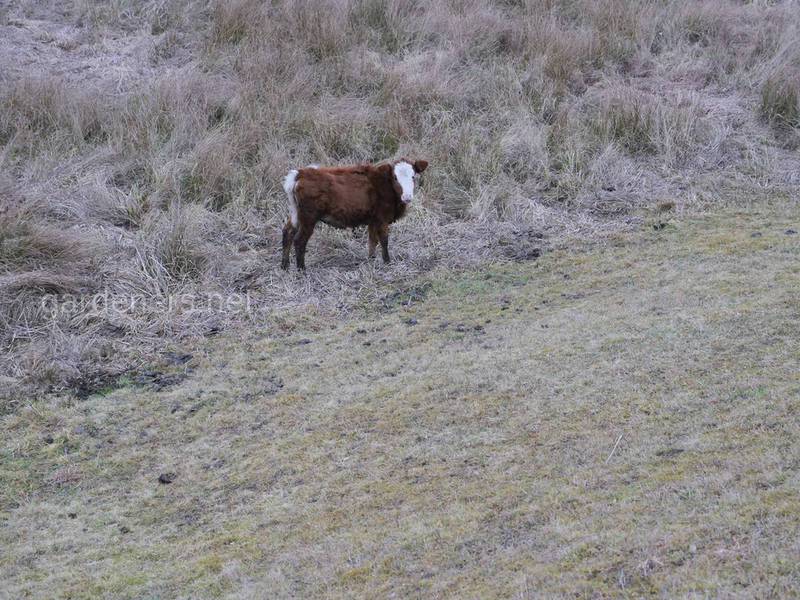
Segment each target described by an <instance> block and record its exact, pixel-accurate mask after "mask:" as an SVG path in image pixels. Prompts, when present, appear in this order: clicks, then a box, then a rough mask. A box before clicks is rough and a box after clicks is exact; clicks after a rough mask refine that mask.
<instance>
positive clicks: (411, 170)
mask: <svg viewBox="0 0 800 600" xmlns="http://www.w3.org/2000/svg"><path fill="white" fill-rule="evenodd" d="M390 166H391V169H392V185H394V191H395V192H397V195H398V196H400V200H402V201H403V202H404V203H405V204H408V203H409V202H411V200H413V199H414V185H415V183H416V180H417V177H419V174H420V173H422V172H423V171H424V170H425V169H426V168H427V167H428V161H427V160H414V161H411V160H409V159H407V158H402V159H400V160H398V161H397V162H395V163H393V164H392V165H390Z"/></svg>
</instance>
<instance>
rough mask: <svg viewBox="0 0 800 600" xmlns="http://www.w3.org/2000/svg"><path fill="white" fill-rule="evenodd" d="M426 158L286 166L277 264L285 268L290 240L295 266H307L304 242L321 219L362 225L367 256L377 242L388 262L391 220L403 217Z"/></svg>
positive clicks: (342, 224) (340, 225)
mask: <svg viewBox="0 0 800 600" xmlns="http://www.w3.org/2000/svg"><path fill="white" fill-rule="evenodd" d="M427 166H428V163H427V161H424V160H415V161H411V160H408V159H405V158H404V159H400V160H398V161H395V162H393V163H384V164H380V165H357V166H353V167H330V168H318V167H308V168H305V169H293V170H291V171H289V174H288V175H287V176H286V178H285V179H284V182H283V189H284V190H285V191H286V196H287V197H288V199H289V220H288V221H287V222H286V225H284V227H283V259H282V260H281V268H282V269H284V270H285V269H288V268H289V254H290V252H291V249H292V244H294V251H295V257H296V259H297V268H298V269H305V268H306V264H305V254H306V244H308V239H309V238H310V237H311V234H312V233H314V227H316V225H317V223H318V222H319V221H322V222H323V223H327V224H328V225H331V226H333V227H337V228H341V229H343V228H346V227H357V226H359V225H366V226H367V227H368V231H369V257H370V258H373V257H374V256H375V248H376V247H377V245H378V242H380V244H381V251H382V253H383V262H386V263H388V262H389V260H390V259H389V224H390V223H393V222H395V221H397V219H399V218H400V217H402V216H403V215H404V214H405V212H406V208H407V207H408V204H409V203H410V202H411V200H412V199H413V198H414V181H415V180H416V178H417V176H418V175H419V174H420V173H422V172H423V171H424V170H425V168H426V167H427Z"/></svg>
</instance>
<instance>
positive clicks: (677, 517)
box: [0, 202, 800, 599]
mask: <svg viewBox="0 0 800 600" xmlns="http://www.w3.org/2000/svg"><path fill="white" fill-rule="evenodd" d="M798 214H799V213H798V209H797V205H796V203H786V202H776V203H773V204H770V203H762V204H759V205H755V206H752V207H750V208H747V209H725V210H721V211H712V212H709V213H707V214H705V215H703V216H699V217H695V218H687V219H676V220H671V221H670V222H668V223H667V224H666V225H665V226H664V227H660V225H659V223H661V221H656V220H655V219H654V218H653V217H651V218H650V219H651V221H647V220H646V221H647V222H646V223H645V226H643V227H640V228H638V229H637V230H635V231H633V232H629V233H624V234H619V235H616V236H612V237H610V238H609V239H607V240H605V241H604V242H603V243H595V242H592V243H586V244H584V245H582V246H578V247H572V248H564V249H558V250H554V251H552V252H550V253H547V254H546V255H544V256H543V257H542V258H541V259H539V260H537V261H528V262H521V263H516V264H504V265H494V266H488V265H487V266H484V267H481V268H477V269H473V270H468V271H464V272H461V273H457V274H454V273H453V272H452V271H449V270H447V269H441V268H440V269H437V270H434V271H433V272H431V273H430V274H429V275H428V276H427V277H424V278H423V279H421V280H419V281H418V282H417V284H416V285H415V286H414V287H413V288H410V289H405V290H401V291H400V292H399V293H388V291H389V290H392V289H393V288H391V287H388V288H387V295H386V298H385V302H383V303H378V304H375V305H373V306H372V308H370V309H365V310H364V311H363V312H361V313H360V314H353V315H351V317H350V318H348V319H345V320H342V321H339V322H333V321H331V320H330V319H329V318H327V317H326V316H325V315H322V314H320V315H318V316H315V314H314V313H313V311H312V312H309V311H305V312H303V313H302V316H298V317H297V318H296V319H287V321H286V324H285V327H283V329H277V328H275V327H270V328H266V327H263V328H258V327H256V328H254V329H252V330H251V331H248V332H247V333H246V334H244V335H227V334H222V335H220V336H218V337H216V338H210V339H209V340H208V341H207V342H206V343H205V344H204V345H201V346H199V347H198V348H195V349H192V350H191V354H192V355H191V356H180V355H176V356H175V357H174V362H175V363H181V364H180V366H177V364H176V366H174V367H173V368H172V369H171V370H169V371H168V372H164V373H159V374H155V375H151V377H150V379H149V380H147V381H139V382H137V381H130V380H127V381H126V380H123V381H121V382H119V385H120V386H121V387H119V388H117V389H108V390H105V391H104V392H103V393H100V394H95V395H92V396H90V397H88V398H87V399H85V400H82V401H81V400H76V399H75V398H74V397H73V396H61V397H49V398H47V399H41V400H35V401H30V402H29V403H25V404H24V405H23V406H20V407H19V409H18V410H16V411H14V412H13V413H10V414H6V415H5V416H3V417H2V421H0V427H2V432H3V435H2V441H1V442H0V444H2V445H1V446H0V452H2V454H1V455H0V456H1V457H2V460H0V548H1V549H2V550H0V573H2V583H1V584H0V595H2V596H5V597H8V598H14V599H17V598H25V597H39V598H45V597H47V598H51V597H56V598H89V597H108V598H156V597H184V598H197V597H204V598H206V597H222V598H225V597H228V598H239V597H290V596H294V597H305V598H308V597H354V596H356V597H397V598H409V597H411V598H413V597H458V598H482V597H508V598H538V597H560V596H564V597H576V596H578V597H621V596H629V597H642V596H661V597H741V598H746V597H747V598H750V597H762V598H766V597H790V596H794V595H797V594H798V593H800V573H798V570H797V557H798V555H799V554H800V546H798V543H799V542H798V540H800V497H799V496H798V491H797V490H798V488H799V487H800V479H799V477H798V473H799V472H800V471H799V467H800V442H798V440H799V439H800V426H799V425H798V419H797V414H798V411H799V410H800V378H799V377H798V370H797V366H798V364H799V363H800V346H799V345H798V343H797V340H798V339H800V304H798V297H800V260H799V259H800V235H794V234H792V233H790V232H791V231H792V230H798V229H800V220H799V219H800V217H798ZM653 225H656V226H657V227H659V228H655V227H653ZM162 475H163V476H164V477H162V479H164V480H165V481H167V480H169V481H171V483H160V482H159V477H160V476H162Z"/></svg>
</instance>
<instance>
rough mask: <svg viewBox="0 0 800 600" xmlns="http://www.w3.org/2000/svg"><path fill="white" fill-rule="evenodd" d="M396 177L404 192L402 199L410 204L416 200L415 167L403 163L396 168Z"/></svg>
mask: <svg viewBox="0 0 800 600" xmlns="http://www.w3.org/2000/svg"><path fill="white" fill-rule="evenodd" d="M394 176H395V178H396V179H397V183H399V184H400V187H401V188H402V190H403V193H402V194H401V195H400V199H401V200H402V201H403V202H405V203H406V204H408V203H409V202H411V201H412V200H413V199H414V167H412V166H411V165H410V164H408V163H407V162H405V161H401V162H399V163H397V164H396V165H395V166H394Z"/></svg>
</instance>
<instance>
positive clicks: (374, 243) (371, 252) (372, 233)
mask: <svg viewBox="0 0 800 600" xmlns="http://www.w3.org/2000/svg"><path fill="white" fill-rule="evenodd" d="M367 233H368V234H369V245H368V246H367V256H368V257H369V258H370V259H372V258H375V248H377V247H378V227H377V225H370V226H369V227H367Z"/></svg>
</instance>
